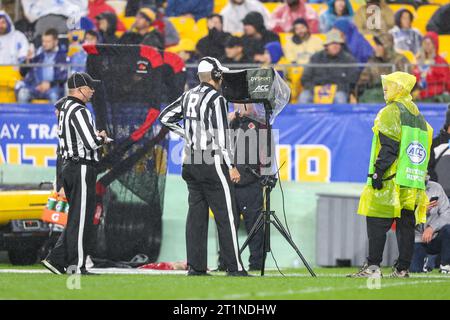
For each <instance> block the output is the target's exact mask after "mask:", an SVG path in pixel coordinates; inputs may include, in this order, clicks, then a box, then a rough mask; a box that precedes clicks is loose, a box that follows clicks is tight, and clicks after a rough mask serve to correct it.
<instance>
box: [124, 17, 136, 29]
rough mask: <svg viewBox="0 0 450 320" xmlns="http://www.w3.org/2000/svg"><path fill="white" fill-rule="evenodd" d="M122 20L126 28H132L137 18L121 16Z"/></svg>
mask: <svg viewBox="0 0 450 320" xmlns="http://www.w3.org/2000/svg"><path fill="white" fill-rule="evenodd" d="M120 20H121V21H122V23H123V25H124V26H125V29H127V30H130V29H131V26H132V25H133V24H134V21H135V20H136V18H135V17H120Z"/></svg>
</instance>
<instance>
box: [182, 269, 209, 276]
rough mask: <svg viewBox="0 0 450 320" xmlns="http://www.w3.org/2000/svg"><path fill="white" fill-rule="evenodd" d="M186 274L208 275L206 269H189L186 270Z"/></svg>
mask: <svg viewBox="0 0 450 320" xmlns="http://www.w3.org/2000/svg"><path fill="white" fill-rule="evenodd" d="M187 275H188V276H210V274H209V273H207V272H206V271H196V270H194V269H189V270H188V272H187Z"/></svg>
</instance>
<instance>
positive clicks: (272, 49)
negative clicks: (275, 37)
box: [253, 41, 284, 66]
mask: <svg viewBox="0 0 450 320" xmlns="http://www.w3.org/2000/svg"><path fill="white" fill-rule="evenodd" d="M283 55H284V54H283V49H282V48H281V44H280V43H279V42H276V41H274V42H269V43H266V45H265V46H264V47H263V48H262V50H257V51H256V52H255V55H254V56H253V61H254V62H256V63H261V64H263V66H268V65H271V64H277V63H278V62H279V61H280V60H281V58H282V57H283Z"/></svg>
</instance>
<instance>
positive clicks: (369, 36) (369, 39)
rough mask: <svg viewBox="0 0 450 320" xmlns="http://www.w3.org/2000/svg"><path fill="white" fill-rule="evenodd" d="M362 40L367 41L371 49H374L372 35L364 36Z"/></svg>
mask: <svg viewBox="0 0 450 320" xmlns="http://www.w3.org/2000/svg"><path fill="white" fill-rule="evenodd" d="M364 38H366V40H367V41H369V43H370V45H371V46H372V48H374V47H375V41H374V40H373V35H372V34H365V35H364Z"/></svg>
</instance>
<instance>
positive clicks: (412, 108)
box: [358, 72, 433, 224]
mask: <svg viewBox="0 0 450 320" xmlns="http://www.w3.org/2000/svg"><path fill="white" fill-rule="evenodd" d="M415 83H416V78H415V77H414V76H412V75H410V74H408V73H404V72H394V73H392V74H389V75H386V76H382V84H383V89H384V90H385V100H386V103H387V105H386V106H385V107H384V108H383V109H382V110H380V112H379V113H378V115H377V117H376V119H375V122H374V126H373V128H372V131H373V133H374V139H373V144H372V156H371V159H376V157H377V155H378V153H379V151H380V148H381V144H380V139H379V132H382V133H383V135H385V136H387V137H388V138H390V139H392V140H395V141H397V142H399V143H400V142H401V141H402V131H403V130H402V120H401V119H402V118H403V119H405V116H406V117H410V118H413V119H415V118H418V117H421V115H420V112H419V109H418V108H417V106H416V105H415V104H414V102H412V97H411V94H410V92H411V90H412V89H413V87H414V85H415ZM402 113H403V114H402ZM405 114H406V115H405ZM402 116H403V117H402ZM422 123H423V124H424V128H423V129H424V132H425V139H424V140H425V143H424V145H425V148H424V149H426V156H425V157H426V159H423V161H422V162H421V165H422V166H423V165H425V167H426V164H427V163H428V159H429V154H430V147H431V142H432V137H433V129H432V128H431V126H430V125H429V124H428V123H427V122H426V121H424V120H423V118H422ZM403 125H404V124H403ZM403 128H406V127H405V126H403ZM403 134H405V133H404V132H403ZM372 162H373V161H371V167H370V168H369V173H370V172H374V171H373V170H374V168H373V163H372ZM424 162H425V163H424ZM398 166H399V158H397V159H396V160H395V162H394V163H393V164H392V165H391V166H390V167H389V169H388V170H386V172H385V173H384V175H383V180H384V179H386V178H388V177H393V176H394V177H395V176H396V175H397V168H398ZM398 180H399V179H395V178H394V179H387V180H386V181H383V188H382V189H381V190H376V189H374V188H373V187H372V185H371V178H369V180H368V183H367V185H366V186H365V187H364V190H363V192H362V194H361V199H360V202H359V208H358V214H360V215H364V216H369V217H379V218H398V217H400V215H401V210H402V209H406V210H411V211H413V210H415V216H416V223H417V224H419V223H425V222H426V210H427V205H428V198H427V196H426V194H425V190H423V188H422V189H421V188H411V187H406V186H404V185H400V184H399V182H398Z"/></svg>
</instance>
